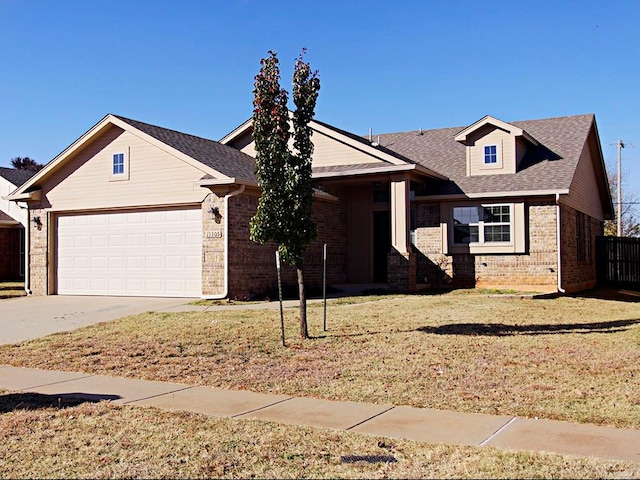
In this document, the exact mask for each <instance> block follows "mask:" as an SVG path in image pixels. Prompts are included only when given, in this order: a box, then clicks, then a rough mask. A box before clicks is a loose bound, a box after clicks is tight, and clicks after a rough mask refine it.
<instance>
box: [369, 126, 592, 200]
mask: <svg viewBox="0 0 640 480" xmlns="http://www.w3.org/2000/svg"><path fill="white" fill-rule="evenodd" d="M485 118H486V117H485ZM510 125H513V126H515V127H517V128H520V129H522V130H524V131H526V132H528V133H529V135H530V136H531V137H533V138H535V139H536V140H537V142H538V145H535V146H532V147H530V148H529V149H528V150H527V154H526V155H525V157H524V158H523V160H522V163H521V164H520V167H519V168H518V171H517V172H516V173H515V174H512V175H508V176H505V175H478V176H467V170H466V150H465V149H466V147H465V146H464V145H463V144H462V143H459V142H458V141H456V137H457V136H458V135H460V133H461V132H464V131H465V130H466V128H464V127H453V128H443V129H436V130H423V131H422V132H421V133H420V132H416V131H412V132H399V133H390V134H381V135H380V143H381V144H382V145H384V146H385V147H386V148H388V149H390V150H393V151H395V152H398V153H400V154H401V155H404V156H406V157H409V158H412V159H413V160H415V161H417V162H418V163H420V164H421V165H424V166H425V167H427V168H430V169H433V170H435V171H437V172H440V173H446V175H447V176H448V177H449V179H450V181H448V182H435V183H434V185H432V186H430V191H431V192H433V194H434V195H447V194H464V195H467V196H471V197H473V196H481V195H488V194H504V193H512V194H517V193H521V192H549V193H551V192H554V193H568V191H569V187H570V185H571V181H572V179H573V175H574V174H575V171H576V167H577V164H578V160H579V159H580V155H581V153H582V150H583V148H584V146H585V143H586V141H587V137H588V136H589V134H590V132H592V130H593V129H595V116H594V115H592V114H588V115H577V116H571V117H557V118H548V119H542V120H526V121H520V122H511V124H510ZM596 134H597V133H596Z"/></svg>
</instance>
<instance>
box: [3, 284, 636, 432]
mask: <svg viewBox="0 0 640 480" xmlns="http://www.w3.org/2000/svg"><path fill="white" fill-rule="evenodd" d="M354 302H355V303H350V300H345V299H343V300H340V301H334V302H333V303H331V304H330V305H329V308H328V324H329V331H328V332H326V333H324V332H322V306H321V305H320V304H313V305H310V306H309V319H310V333H311V334H312V335H315V338H314V339H312V340H310V341H306V342H300V341H298V340H294V341H291V342H290V343H289V345H288V347H287V348H283V347H282V346H281V345H280V338H279V336H280V328H279V316H278V312H277V311H275V310H272V311H256V310H234V311H219V312H206V313H195V312H192V313H176V314H169V313H146V314H142V315H136V316H132V317H128V318H125V319H121V320H118V321H115V322H110V323H105V324H100V325H96V326H93V327H90V328H85V329H82V330H78V331H75V332H71V333H65V334H58V335H52V336H49V337H46V338H44V339H39V340H35V341H31V342H26V343H23V344H20V345H14V346H6V347H0V363H7V364H12V365H18V366H29V367H39V368H49V369H62V370H74V371H83V372H91V373H97V374H107V375H114V376H126V377H134V378H143V379H153V380H168V381H172V382H182V383H187V384H193V385H210V386H215V387H223V388H233V389H247V390H253V391H257V392H271V393H286V394H290V395H299V396H313V397H320V398H327V399H335V400H352V401H365V402H373V403H385V404H388V403H390V404H395V405H410V406H417V407H433V408H439V409H451V410H457V411H463V412H481V413H490V414H505V415H518V416H524V417H536V416H537V417H541V418H549V419H560V420H567V421H575V422H583V423H594V424H602V425H611V426H617V427H631V428H640V303H636V302H629V301H620V300H611V299H609V300H607V299H596V298H571V297H565V298H556V299H546V300H539V299H538V300H533V299H526V298H525V299H523V298H517V297H513V298H496V297H491V296H486V295H468V294H446V295H438V296H397V297H383V298H373V299H366V298H360V299H354ZM357 302H363V303H357ZM285 313H286V322H287V335H288V338H290V339H294V338H295V335H296V331H297V322H296V319H295V316H296V313H297V311H296V310H295V309H290V310H287V311H286V312H285Z"/></svg>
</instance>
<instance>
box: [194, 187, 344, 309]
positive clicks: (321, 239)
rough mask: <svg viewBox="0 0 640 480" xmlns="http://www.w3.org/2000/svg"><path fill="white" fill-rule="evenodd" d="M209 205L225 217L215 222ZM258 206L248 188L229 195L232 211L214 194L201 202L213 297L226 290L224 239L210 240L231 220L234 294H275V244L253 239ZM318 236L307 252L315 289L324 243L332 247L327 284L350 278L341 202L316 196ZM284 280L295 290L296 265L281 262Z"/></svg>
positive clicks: (308, 276)
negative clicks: (251, 226) (211, 233)
mask: <svg viewBox="0 0 640 480" xmlns="http://www.w3.org/2000/svg"><path fill="white" fill-rule="evenodd" d="M211 206H218V208H219V209H220V213H221V215H222V217H223V218H222V219H221V220H220V222H221V223H220V224H216V225H213V223H212V222H213V221H212V220H211V219H210V218H209V217H210V215H209V213H207V212H208V211H209V210H210V208H211ZM257 206H258V193H257V192H255V193H253V192H245V193H243V194H241V195H238V196H235V197H231V198H230V199H229V211H228V212H225V211H224V201H223V199H222V198H218V197H217V196H216V195H213V194H212V195H210V196H209V197H208V198H207V199H206V200H205V202H204V203H203V225H204V226H203V231H204V232H205V233H204V237H205V238H204V239H203V242H204V243H203V294H204V295H215V294H219V293H222V291H223V288H222V286H223V276H222V275H223V267H224V241H223V238H206V232H207V231H210V230H213V229H220V230H222V231H224V222H225V221H226V218H227V217H228V218H229V219H230V223H229V231H228V245H229V259H228V262H229V278H228V282H229V287H228V296H229V297H230V298H251V297H261V296H264V295H266V294H274V293H275V292H277V290H276V289H277V276H276V267H275V250H276V247H275V245H274V244H272V243H269V244H267V245H259V244H257V243H255V242H252V241H251V240H250V238H249V222H250V220H251V218H252V217H253V215H254V214H255V212H256V208H257ZM313 218H314V221H315V222H316V226H317V230H318V236H317V238H316V240H314V241H313V242H311V243H310V244H309V246H308V247H307V249H306V252H305V256H304V272H305V284H306V286H307V288H309V289H311V290H318V289H320V288H321V285H322V275H323V257H322V255H323V244H324V243H327V245H328V261H327V283H329V284H338V283H345V282H346V272H347V263H346V262H347V258H346V251H347V245H346V242H347V238H346V237H347V234H346V231H347V230H346V228H347V227H346V225H347V224H346V209H345V207H344V204H343V203H342V202H327V201H319V200H316V202H315V203H314V208H313ZM281 275H282V283H283V286H284V288H285V289H286V290H291V289H293V290H294V291H295V289H296V288H297V287H296V285H297V276H296V273H295V270H294V269H293V267H291V266H288V265H286V264H284V263H283V264H282V268H281Z"/></svg>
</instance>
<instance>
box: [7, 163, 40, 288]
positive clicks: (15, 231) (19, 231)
mask: <svg viewBox="0 0 640 480" xmlns="http://www.w3.org/2000/svg"><path fill="white" fill-rule="evenodd" d="M34 173H35V172H32V171H30V170H17V169H14V168H4V167H0V281H10V280H23V279H24V277H25V266H26V262H25V252H26V248H25V240H26V237H25V228H26V227H28V212H27V206H26V205H19V204H17V203H15V202H11V201H9V200H5V199H4V198H3V197H5V196H7V195H9V194H10V193H11V192H13V191H14V190H15V189H16V188H18V186H19V185H22V184H23V183H24V182H26V181H27V180H28V179H29V178H31V177H32V176H33V175H34Z"/></svg>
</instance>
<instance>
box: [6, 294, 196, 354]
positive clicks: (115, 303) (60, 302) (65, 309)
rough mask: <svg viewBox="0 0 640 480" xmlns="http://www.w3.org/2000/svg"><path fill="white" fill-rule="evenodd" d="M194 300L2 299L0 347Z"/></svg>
mask: <svg viewBox="0 0 640 480" xmlns="http://www.w3.org/2000/svg"><path fill="white" fill-rule="evenodd" d="M192 300H194V299H192V298H155V297H88V296H64V295H63V296H59V295H51V296H46V297H40V296H38V297H19V298H12V299H7V300H0V344H2V345H4V344H8V343H18V342H21V341H24V340H31V339H34V338H39V337H43V336H45V335H49V334H51V333H55V332H66V331H69V330H74V329H76V328H80V327H85V326H87V325H92V324H94V323H99V322H105V321H107V320H115V319H116V318H121V317H125V316H127V315H133V314H136V313H142V312H148V311H156V310H164V309H168V308H172V307H177V306H179V305H184V304H186V303H189V302H191V301H192Z"/></svg>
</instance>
